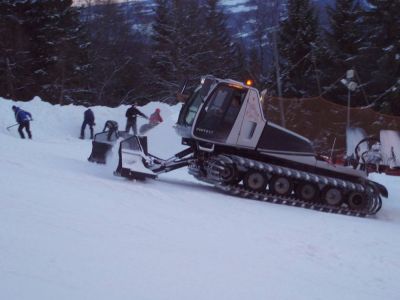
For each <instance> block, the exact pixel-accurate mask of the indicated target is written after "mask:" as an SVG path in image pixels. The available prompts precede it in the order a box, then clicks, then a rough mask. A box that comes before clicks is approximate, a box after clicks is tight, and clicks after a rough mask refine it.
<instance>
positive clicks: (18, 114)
mask: <svg viewBox="0 0 400 300" xmlns="http://www.w3.org/2000/svg"><path fill="white" fill-rule="evenodd" d="M12 110H13V111H14V114H15V120H17V122H18V124H19V127H18V132H19V135H20V136H21V139H24V138H25V135H24V132H23V131H22V129H24V128H25V130H26V133H27V134H28V137H29V138H30V139H31V138H32V133H31V129H30V124H29V122H30V121H32V115H31V114H30V113H29V112H27V111H25V110H22V109H21V108H19V107H17V106H15V105H13V107H12Z"/></svg>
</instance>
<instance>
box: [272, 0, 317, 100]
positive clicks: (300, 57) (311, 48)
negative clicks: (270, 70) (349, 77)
mask: <svg viewBox="0 0 400 300" xmlns="http://www.w3.org/2000/svg"><path fill="white" fill-rule="evenodd" d="M320 44H321V42H320V35H319V27H318V19H317V17H316V15H315V13H314V8H313V6H312V5H311V3H310V0H289V2H288V16H287V18H286V19H284V20H283V21H282V22H281V23H280V33H279V54H280V64H281V66H282V68H281V69H282V85H283V94H284V96H289V97H292V96H296V97H301V96H311V95H318V94H319V88H318V77H317V76H316V74H317V70H316V62H317V60H318V55H319V53H320Z"/></svg>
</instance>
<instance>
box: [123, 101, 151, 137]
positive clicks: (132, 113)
mask: <svg viewBox="0 0 400 300" xmlns="http://www.w3.org/2000/svg"><path fill="white" fill-rule="evenodd" d="M138 115H139V116H142V117H143V118H146V119H148V117H147V116H146V115H145V114H144V113H142V112H141V111H140V110H138V109H137V108H136V105H135V104H132V106H131V107H130V108H128V110H127V111H126V113H125V116H126V127H125V131H126V133H129V130H130V129H131V128H132V130H133V133H134V134H135V135H136V134H137V126H136V118H137V116H138Z"/></svg>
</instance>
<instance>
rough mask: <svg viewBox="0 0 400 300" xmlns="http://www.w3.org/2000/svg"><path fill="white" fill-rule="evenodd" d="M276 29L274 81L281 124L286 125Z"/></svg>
mask: <svg viewBox="0 0 400 300" xmlns="http://www.w3.org/2000/svg"><path fill="white" fill-rule="evenodd" d="M276 30H277V29H275V30H274V31H273V35H272V36H273V39H274V56H275V71H276V83H277V86H278V97H279V110H280V115H281V126H282V127H286V122H285V112H284V107H283V102H282V84H281V70H280V66H279V53H278V45H277V41H276Z"/></svg>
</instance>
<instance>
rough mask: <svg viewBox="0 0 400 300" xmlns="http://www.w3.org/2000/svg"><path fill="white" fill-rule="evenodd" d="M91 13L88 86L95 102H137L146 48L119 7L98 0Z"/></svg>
mask: <svg viewBox="0 0 400 300" xmlns="http://www.w3.org/2000/svg"><path fill="white" fill-rule="evenodd" d="M97 4H100V5H96V6H95V7H93V9H92V10H91V16H90V17H88V18H87V19H88V21H87V27H88V28H89V35H90V41H91V47H90V62H91V65H92V69H93V72H92V82H91V86H92V89H93V92H94V93H95V102H96V104H99V105H106V106H116V105H119V104H120V103H121V102H124V103H128V102H131V101H134V100H135V101H136V100H141V98H142V97H143V94H142V92H141V90H142V89H143V87H142V85H143V81H142V79H141V78H142V77H143V74H142V73H143V70H144V66H145V65H147V61H146V59H147V54H146V55H145V53H146V52H147V49H148V48H147V47H146V46H145V45H143V44H142V43H141V42H140V41H138V40H137V39H136V37H135V32H134V31H133V30H132V24H130V23H129V21H128V18H127V16H126V13H125V11H124V10H123V8H122V7H121V6H120V5H119V4H118V3H116V2H115V1H111V0H110V1H108V0H107V1H106V2H103V1H101V2H100V3H97Z"/></svg>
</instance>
